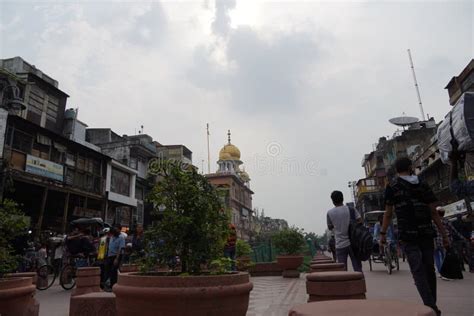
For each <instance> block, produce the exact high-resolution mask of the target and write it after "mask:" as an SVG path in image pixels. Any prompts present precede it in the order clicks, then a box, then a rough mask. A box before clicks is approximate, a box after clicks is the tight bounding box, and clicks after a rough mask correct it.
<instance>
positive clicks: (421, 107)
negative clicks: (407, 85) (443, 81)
mask: <svg viewBox="0 0 474 316" xmlns="http://www.w3.org/2000/svg"><path fill="white" fill-rule="evenodd" d="M408 59H409V60H410V66H411V72H412V74H413V81H415V89H416V95H417V96H418V104H419V105H420V111H421V120H422V121H424V120H425V111H423V103H421V96H420V89H419V87H418V81H417V80H416V75H415V67H413V60H412V58H411V52H410V49H408Z"/></svg>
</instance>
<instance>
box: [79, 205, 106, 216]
mask: <svg viewBox="0 0 474 316" xmlns="http://www.w3.org/2000/svg"><path fill="white" fill-rule="evenodd" d="M72 215H74V216H77V217H87V218H93V217H102V211H98V210H92V209H90V208H84V207H79V206H76V207H75V208H74V211H73V212H72Z"/></svg>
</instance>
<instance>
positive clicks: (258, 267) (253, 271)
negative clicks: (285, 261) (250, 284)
mask: <svg viewBox="0 0 474 316" xmlns="http://www.w3.org/2000/svg"><path fill="white" fill-rule="evenodd" d="M249 273H250V275H251V276H253V277H259V276H281V275H282V273H283V269H282V268H281V267H280V266H279V265H278V264H277V263H276V262H259V263H256V264H255V265H254V266H253V267H250V268H249Z"/></svg>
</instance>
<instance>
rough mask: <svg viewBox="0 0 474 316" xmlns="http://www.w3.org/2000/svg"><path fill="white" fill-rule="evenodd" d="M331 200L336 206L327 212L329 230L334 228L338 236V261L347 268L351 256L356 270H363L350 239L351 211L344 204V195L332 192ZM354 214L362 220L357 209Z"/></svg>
mask: <svg viewBox="0 0 474 316" xmlns="http://www.w3.org/2000/svg"><path fill="white" fill-rule="evenodd" d="M331 200H332V202H333V204H334V206H335V207H334V208H332V209H330V210H329V211H328V213H327V224H328V228H329V230H332V231H333V232H334V235H335V237H336V258H337V262H339V263H344V266H345V267H346V270H347V257H348V256H349V257H351V262H352V268H353V269H354V271H359V272H362V262H361V261H360V260H359V259H357V258H356V256H355V255H354V252H353V250H352V247H351V241H350V239H349V223H350V221H351V215H350V213H351V211H350V209H349V207H348V206H346V205H344V196H343V194H342V192H341V191H334V192H332V193H331ZM354 215H355V220H356V221H357V222H359V223H360V222H362V218H361V217H360V214H359V212H357V210H354Z"/></svg>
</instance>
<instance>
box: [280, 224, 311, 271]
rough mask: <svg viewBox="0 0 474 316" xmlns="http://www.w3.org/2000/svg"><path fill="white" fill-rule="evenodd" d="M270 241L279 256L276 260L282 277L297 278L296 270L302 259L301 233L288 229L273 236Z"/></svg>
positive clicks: (302, 244) (297, 230) (296, 229)
mask: <svg viewBox="0 0 474 316" xmlns="http://www.w3.org/2000/svg"><path fill="white" fill-rule="evenodd" d="M272 241H273V244H274V245H275V247H276V248H277V250H278V253H279V254H280V255H279V256H277V258H276V259H277V263H278V265H279V266H280V267H281V268H282V269H283V277H284V278H298V277H299V276H300V272H299V271H298V268H299V266H300V265H301V264H302V263H303V259H304V257H303V255H301V251H302V249H303V246H304V244H305V240H304V235H303V233H302V231H301V230H300V229H298V228H296V227H290V228H287V229H284V230H282V231H279V232H278V233H276V234H275V235H273V237H272Z"/></svg>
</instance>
